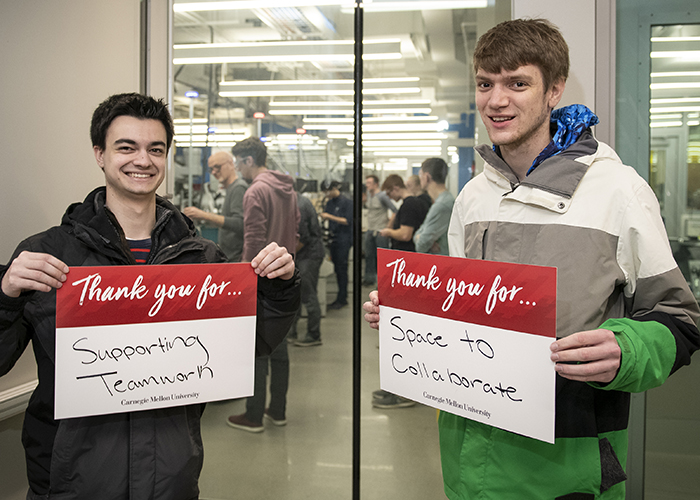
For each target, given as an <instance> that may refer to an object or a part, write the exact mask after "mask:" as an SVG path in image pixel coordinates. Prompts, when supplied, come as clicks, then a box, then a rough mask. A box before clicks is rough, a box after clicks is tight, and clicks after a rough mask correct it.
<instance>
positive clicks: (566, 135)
mask: <svg viewBox="0 0 700 500" xmlns="http://www.w3.org/2000/svg"><path fill="white" fill-rule="evenodd" d="M596 123H598V117H597V116H596V115H595V114H593V112H592V111H591V110H589V109H588V108H587V107H586V106H583V105H580V104H577V105H573V106H567V107H564V108H560V109H557V110H555V111H553V112H552V120H551V124H552V128H553V129H554V127H556V132H555V133H554V136H553V137H552V141H551V142H550V143H549V145H548V146H547V147H546V148H544V149H543V150H542V152H541V153H540V154H539V155H538V156H537V158H536V159H535V161H534V162H533V165H532V167H531V168H530V169H529V170H528V173H527V175H526V176H525V178H524V179H523V180H522V181H519V180H518V178H517V177H516V176H515V174H514V173H513V171H512V170H511V168H510V167H509V166H508V164H507V163H506V162H505V161H503V159H502V158H501V157H500V155H499V154H498V148H497V147H493V148H491V147H488V146H487V145H485V144H483V145H481V146H478V147H477V148H476V150H477V152H478V153H479V154H480V155H481V156H482V158H484V160H485V161H486V162H487V163H488V164H489V165H490V166H491V167H492V168H493V169H494V170H496V171H498V172H499V174H500V175H502V176H503V177H505V179H507V180H508V182H510V184H511V186H513V187H515V186H517V185H523V186H531V187H535V188H538V189H542V190H544V191H548V192H550V193H554V194H557V195H560V196H564V197H566V198H571V196H572V195H573V193H574V191H575V190H576V187H577V186H578V183H579V182H580V181H581V179H582V178H583V176H584V175H585V173H586V170H588V167H589V166H590V165H591V163H592V162H593V161H595V159H596V157H598V156H599V155H600V156H606V157H607V156H610V157H613V158H615V159H617V156H616V155H615V154H614V152H612V155H610V154H609V152H608V150H609V149H610V148H608V147H605V148H601V143H599V142H598V141H597V140H596V139H595V137H593V133H592V132H591V130H590V127H591V126H593V125H595V124H596ZM601 149H602V151H601ZM617 161H619V159H617Z"/></svg>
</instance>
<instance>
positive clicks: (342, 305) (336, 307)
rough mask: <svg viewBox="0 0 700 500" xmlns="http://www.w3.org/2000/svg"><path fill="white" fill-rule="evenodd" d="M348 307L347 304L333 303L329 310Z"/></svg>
mask: <svg viewBox="0 0 700 500" xmlns="http://www.w3.org/2000/svg"><path fill="white" fill-rule="evenodd" d="M347 305H348V303H347V302H333V303H332V304H329V305H328V307H327V309H331V310H334V309H340V308H342V307H345V306H347Z"/></svg>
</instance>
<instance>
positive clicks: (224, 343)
mask: <svg viewBox="0 0 700 500" xmlns="http://www.w3.org/2000/svg"><path fill="white" fill-rule="evenodd" d="M256 298H257V275H256V274H255V272H254V271H253V270H252V268H251V267H250V264H247V263H245V264H194V265H159V266H107V267H74V268H71V270H70V273H68V279H67V281H66V282H65V283H64V285H63V287H62V288H60V289H59V290H58V291H57V294H56V392H55V418H57V419H60V418H71V417H79V416H88V415H101V414H108V413H121V412H129V411H136V410H146V409H152V408H164V407H170V406H181V405H186V404H193V403H203V402H207V401H218V400H223V399H231V398H237V397H244V396H250V395H252V394H253V383H254V380H253V379H254V356H255V311H256V303H257V300H256Z"/></svg>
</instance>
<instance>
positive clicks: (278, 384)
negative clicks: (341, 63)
mask: <svg viewBox="0 0 700 500" xmlns="http://www.w3.org/2000/svg"><path fill="white" fill-rule="evenodd" d="M268 364H269V365H270V406H269V409H270V414H271V415H272V416H273V417H274V418H275V419H276V420H283V419H284V418H285V411H286V409H287V388H288V387H289V353H288V351H287V342H286V341H284V340H283V341H282V343H281V344H280V345H278V346H277V347H276V348H275V350H274V351H272V354H270V355H269V356H260V357H259V358H255V388H254V390H253V395H252V396H251V397H249V398H248V399H247V400H246V404H245V416H246V418H247V419H248V420H250V421H251V422H254V423H256V424H261V423H262V420H263V413H264V412H265V399H267V366H268Z"/></svg>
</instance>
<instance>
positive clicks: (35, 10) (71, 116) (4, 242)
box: [0, 0, 140, 500]
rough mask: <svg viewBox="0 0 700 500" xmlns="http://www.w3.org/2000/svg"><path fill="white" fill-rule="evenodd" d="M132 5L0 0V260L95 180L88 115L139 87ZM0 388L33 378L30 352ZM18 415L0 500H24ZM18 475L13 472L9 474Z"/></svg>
mask: <svg viewBox="0 0 700 500" xmlns="http://www.w3.org/2000/svg"><path fill="white" fill-rule="evenodd" d="M139 4H140V2H139V0H110V1H109V2H100V1H94V0H50V1H49V0H22V1H15V0H0V12H1V14H0V68H2V69H1V70H0V89H2V90H1V92H0V162H1V163H0V172H2V182H1V183H0V213H1V214H2V223H1V226H0V230H1V232H2V238H1V239H0V261H2V262H3V263H5V262H7V260H8V259H9V257H10V255H11V253H12V251H13V250H14V248H15V246H16V245H17V244H18V243H19V242H20V240H22V239H24V238H26V237H27V236H30V235H31V234H34V233H36V232H38V231H41V230H43V229H46V228H48V227H49V226H52V225H56V224H58V223H59V222H60V220H61V216H62V215H63V212H64V211H65V209H66V207H67V206H68V205H69V204H70V203H72V202H74V201H81V200H82V199H83V198H84V197H85V195H86V194H87V193H88V192H89V191H90V190H91V189H93V188H94V187H96V186H98V185H101V184H103V182H104V178H103V176H102V173H101V171H100V170H99V168H98V167H97V165H96V163H95V160H94V157H93V155H92V146H91V143H90V137H89V127H90V117H91V115H92V111H93V110H94V109H95V107H96V106H97V105H98V104H99V103H100V102H101V101H102V100H104V99H105V98H106V97H107V96H109V95H110V94H113V93H118V92H132V91H138V90H139V29H140V28H139V23H140V16H139ZM25 354H28V355H29V356H28V357H26V358H25V359H24V360H23V361H22V364H21V365H20V366H16V367H15V369H13V370H12V371H11V372H10V374H9V375H6V376H5V377H3V378H1V379H0V392H2V391H3V390H5V389H7V388H9V387H13V386H15V385H16V384H19V383H23V382H26V381H28V380H31V379H32V378H33V377H35V376H36V375H35V370H34V367H33V361H32V360H31V353H30V352H27V353H25ZM19 418H20V417H17V418H14V419H11V421H5V422H3V421H0V449H1V450H2V453H0V484H1V485H2V488H0V499H2V500H6V499H14V498H24V497H25V495H26V479H25V478H24V477H23V470H24V467H23V465H22V464H23V462H24V456H23V453H22V450H21V444H20V443H19V440H18V436H19V430H18V425H19V424H18V422H19V420H18V419H19ZM18 470H21V471H22V474H19V475H18V474H17V471H18Z"/></svg>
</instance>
